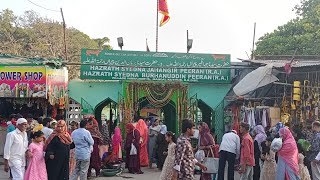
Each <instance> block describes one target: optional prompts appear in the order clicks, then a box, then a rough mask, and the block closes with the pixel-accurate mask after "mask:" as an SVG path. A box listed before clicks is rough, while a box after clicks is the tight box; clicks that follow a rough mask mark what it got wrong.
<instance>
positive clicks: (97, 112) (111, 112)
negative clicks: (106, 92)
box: [94, 98, 118, 134]
mask: <svg viewBox="0 0 320 180" xmlns="http://www.w3.org/2000/svg"><path fill="white" fill-rule="evenodd" d="M117 114H118V112H117V103H116V102H115V101H113V100H112V99H110V98H107V99H105V100H104V101H102V102H100V103H99V104H98V105H97V106H96V107H95V109H94V116H95V118H96V120H97V121H98V123H99V126H101V125H102V121H107V122H108V123H109V133H110V134H111V133H112V132H113V130H114V128H115V127H116V125H117V123H118V122H117V121H116V119H117Z"/></svg>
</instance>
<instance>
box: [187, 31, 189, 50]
mask: <svg viewBox="0 0 320 180" xmlns="http://www.w3.org/2000/svg"><path fill="white" fill-rule="evenodd" d="M188 40H189V30H187V53H189V48H188Z"/></svg>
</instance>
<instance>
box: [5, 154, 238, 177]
mask: <svg viewBox="0 0 320 180" xmlns="http://www.w3.org/2000/svg"><path fill="white" fill-rule="evenodd" d="M2 163H3V158H2V157H0V180H9V174H8V173H5V172H4V166H3V164H2ZM142 171H143V172H144V174H140V175H133V174H129V173H127V170H125V171H124V173H122V174H121V176H120V177H99V178H90V179H92V180H121V179H139V180H158V179H159V177H160V173H161V172H160V171H159V170H158V169H157V168H153V169H149V168H142ZM199 179H200V177H199V176H196V180H199ZM235 179H236V180H239V179H240V178H239V174H238V173H237V172H236V173H235Z"/></svg>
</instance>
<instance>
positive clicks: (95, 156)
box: [87, 117, 102, 177]
mask: <svg viewBox="0 0 320 180" xmlns="http://www.w3.org/2000/svg"><path fill="white" fill-rule="evenodd" d="M87 130H88V131H89V132H90V134H91V136H92V138H93V140H94V144H93V151H92V153H91V157H90V166H89V169H88V177H91V170H92V168H94V170H95V171H96V177H99V176H100V169H101V158H100V155H99V145H100V144H102V135H101V133H100V131H99V126H98V122H97V120H95V119H94V118H93V117H90V118H89V120H88V125H87Z"/></svg>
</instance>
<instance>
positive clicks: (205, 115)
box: [198, 99, 215, 128]
mask: <svg viewBox="0 0 320 180" xmlns="http://www.w3.org/2000/svg"><path fill="white" fill-rule="evenodd" d="M198 108H199V109H200V111H201V118H202V121H203V122H205V123H207V124H208V126H209V127H210V128H212V127H215V122H214V121H213V110H212V108H211V107H210V106H208V105H207V104H206V103H205V102H204V101H202V100H201V99H199V100H198Z"/></svg>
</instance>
